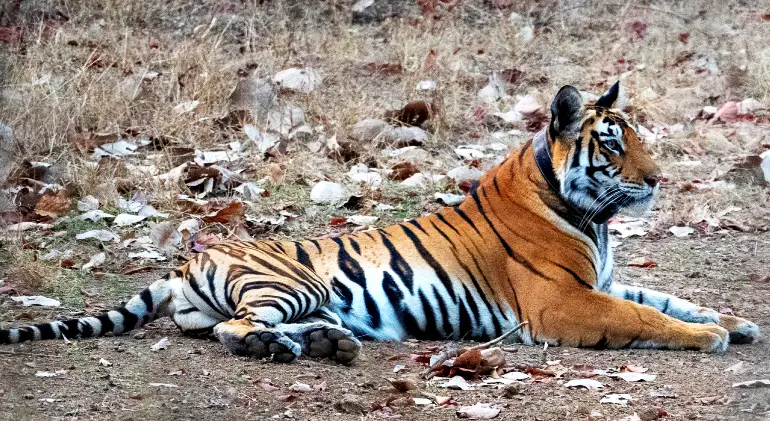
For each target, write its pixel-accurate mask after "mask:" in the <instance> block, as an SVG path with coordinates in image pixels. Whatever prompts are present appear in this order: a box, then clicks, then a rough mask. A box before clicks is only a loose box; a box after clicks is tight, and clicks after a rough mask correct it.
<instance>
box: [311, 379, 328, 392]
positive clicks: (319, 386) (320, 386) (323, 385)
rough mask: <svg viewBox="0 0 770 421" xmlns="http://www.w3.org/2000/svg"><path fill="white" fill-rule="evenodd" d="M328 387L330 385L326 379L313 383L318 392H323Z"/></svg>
mask: <svg viewBox="0 0 770 421" xmlns="http://www.w3.org/2000/svg"><path fill="white" fill-rule="evenodd" d="M327 388H328V385H327V384H326V380H324V381H322V382H321V383H318V384H314V385H313V390H314V391H316V392H323V391H325V390H326V389H327Z"/></svg>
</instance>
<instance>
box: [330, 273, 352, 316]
mask: <svg viewBox="0 0 770 421" xmlns="http://www.w3.org/2000/svg"><path fill="white" fill-rule="evenodd" d="M332 290H333V291H334V294H335V295H337V297H339V298H340V299H341V300H342V303H343V307H342V312H343V313H347V312H349V311H350V310H351V309H352V308H353V306H352V303H353V291H351V290H350V288H348V286H347V285H345V283H344V282H342V281H340V280H339V279H337V278H336V277H334V278H332Z"/></svg>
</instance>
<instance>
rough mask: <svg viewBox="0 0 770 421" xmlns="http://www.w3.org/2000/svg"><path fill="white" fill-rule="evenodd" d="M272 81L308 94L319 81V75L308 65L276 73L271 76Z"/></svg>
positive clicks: (282, 86)
mask: <svg viewBox="0 0 770 421" xmlns="http://www.w3.org/2000/svg"><path fill="white" fill-rule="evenodd" d="M273 82H275V83H276V84H277V85H279V86H280V87H281V88H285V89H291V90H293V91H298V92H302V93H306V94H309V93H310V92H313V90H315V88H316V87H317V86H318V85H319V84H320V83H321V75H319V74H318V72H316V71H315V70H313V69H311V68H309V67H306V68H304V69H298V68H296V67H293V68H291V69H286V70H281V71H280V72H278V73H276V74H275V76H273Z"/></svg>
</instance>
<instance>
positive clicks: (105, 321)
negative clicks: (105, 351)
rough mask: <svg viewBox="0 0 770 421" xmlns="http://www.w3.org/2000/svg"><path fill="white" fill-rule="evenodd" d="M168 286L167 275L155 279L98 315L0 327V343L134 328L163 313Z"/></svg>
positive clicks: (80, 336)
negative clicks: (122, 301) (136, 292)
mask: <svg viewBox="0 0 770 421" xmlns="http://www.w3.org/2000/svg"><path fill="white" fill-rule="evenodd" d="M170 298H171V289H170V288H169V285H168V280H167V277H165V278H164V279H160V280H158V281H155V282H154V283H153V284H152V285H150V286H149V287H147V288H145V289H144V290H143V291H142V292H140V293H139V294H138V295H136V296H134V297H133V298H131V299H130V300H129V301H128V303H126V305H125V306H123V307H120V308H117V309H115V310H111V311H108V312H107V313H104V314H102V315H100V316H95V317H83V318H80V319H69V320H64V321H56V322H51V323H41V324H37V325H34V326H25V327H19V328H14V329H7V330H0V345H5V344H17V343H21V342H26V341H41V340H46V339H62V338H64V337H66V338H67V339H75V338H93V337H97V336H102V335H106V334H107V333H112V334H115V335H118V334H121V333H124V332H128V331H129V330H132V329H136V328H137V327H140V326H142V325H144V324H146V323H148V322H150V321H152V320H154V319H155V318H156V317H159V316H161V315H162V314H159V313H164V312H163V311H159V310H161V307H164V306H165V305H166V304H168V302H169V300H170Z"/></svg>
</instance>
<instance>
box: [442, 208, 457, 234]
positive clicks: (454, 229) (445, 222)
mask: <svg viewBox="0 0 770 421" xmlns="http://www.w3.org/2000/svg"><path fill="white" fill-rule="evenodd" d="M452 209H453V210H454V211H455V212H457V209H454V208H452ZM436 217H437V218H438V219H439V221H441V222H443V223H444V224H445V225H446V226H448V227H449V228H451V229H452V231H454V232H455V233H456V234H457V235H460V232H459V231H457V229H456V228H455V227H453V226H452V224H450V223H449V221H447V220H446V218H444V215H443V212H439V213H437V214H436Z"/></svg>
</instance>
